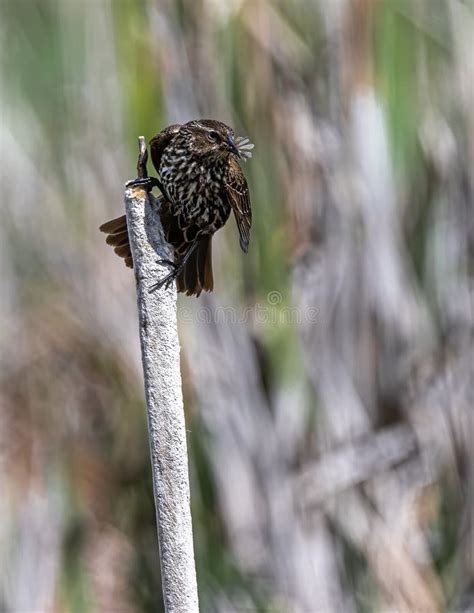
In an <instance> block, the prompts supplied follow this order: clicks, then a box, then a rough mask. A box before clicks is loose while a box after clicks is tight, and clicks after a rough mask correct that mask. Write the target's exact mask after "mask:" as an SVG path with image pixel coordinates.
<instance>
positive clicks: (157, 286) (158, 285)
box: [149, 262, 179, 294]
mask: <svg viewBox="0 0 474 613" xmlns="http://www.w3.org/2000/svg"><path fill="white" fill-rule="evenodd" d="M173 264H174V262H173ZM178 273H179V270H177V269H175V270H172V271H171V272H170V273H168V274H167V275H166V277H163V279H161V281H158V283H155V284H154V285H152V286H151V287H150V289H149V293H150V294H152V293H153V292H156V290H157V289H161V288H162V287H164V288H165V289H168V288H169V286H170V285H171V283H172V282H173V281H174V280H175V279H176V277H177V276H178Z"/></svg>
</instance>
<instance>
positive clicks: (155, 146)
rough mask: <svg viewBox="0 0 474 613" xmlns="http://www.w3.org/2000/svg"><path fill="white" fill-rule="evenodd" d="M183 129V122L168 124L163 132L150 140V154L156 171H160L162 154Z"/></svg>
mask: <svg viewBox="0 0 474 613" xmlns="http://www.w3.org/2000/svg"><path fill="white" fill-rule="evenodd" d="M180 129H181V124H179V123H175V124H173V125H171V126H168V127H167V128H165V129H164V130H162V131H161V132H159V133H158V134H157V135H156V136H154V137H153V138H152V139H151V141H150V154H151V160H152V162H153V166H154V167H155V169H156V172H158V173H159V172H160V170H159V169H160V163H161V156H162V155H163V151H164V150H165V149H166V147H167V146H168V145H169V144H170V143H171V141H172V140H173V138H174V137H175V136H176V135H177V134H178V132H179V131H180Z"/></svg>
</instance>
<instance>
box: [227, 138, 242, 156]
mask: <svg viewBox="0 0 474 613" xmlns="http://www.w3.org/2000/svg"><path fill="white" fill-rule="evenodd" d="M227 147H228V149H229V151H230V152H231V153H233V154H234V155H236V156H237V157H238V158H239V157H240V151H239V150H238V149H237V145H236V144H235V141H234V139H233V138H232V136H229V138H228V139H227Z"/></svg>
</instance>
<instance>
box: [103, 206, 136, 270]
mask: <svg viewBox="0 0 474 613" xmlns="http://www.w3.org/2000/svg"><path fill="white" fill-rule="evenodd" d="M99 230H100V231H101V232H105V233H106V234H107V238H106V239H105V242H106V243H107V244H108V245H112V246H113V247H115V249H114V251H115V253H116V254H117V255H118V256H120V257H121V258H123V259H124V260H125V266H128V267H129V268H133V258H132V252H131V250H130V243H129V242H128V229H127V218H126V217H125V215H122V216H121V217H117V218H116V219H111V220H110V221H107V222H106V223H104V224H102V225H101V226H100V228H99Z"/></svg>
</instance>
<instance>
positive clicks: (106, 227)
mask: <svg viewBox="0 0 474 613" xmlns="http://www.w3.org/2000/svg"><path fill="white" fill-rule="evenodd" d="M99 230H100V231H101V232H105V233H106V234H118V233H120V232H124V231H126V230H127V218H126V217H125V215H121V216H120V217H117V218H116V219H111V220H110V221H106V222H105V223H103V224H102V225H101V226H100V227H99Z"/></svg>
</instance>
